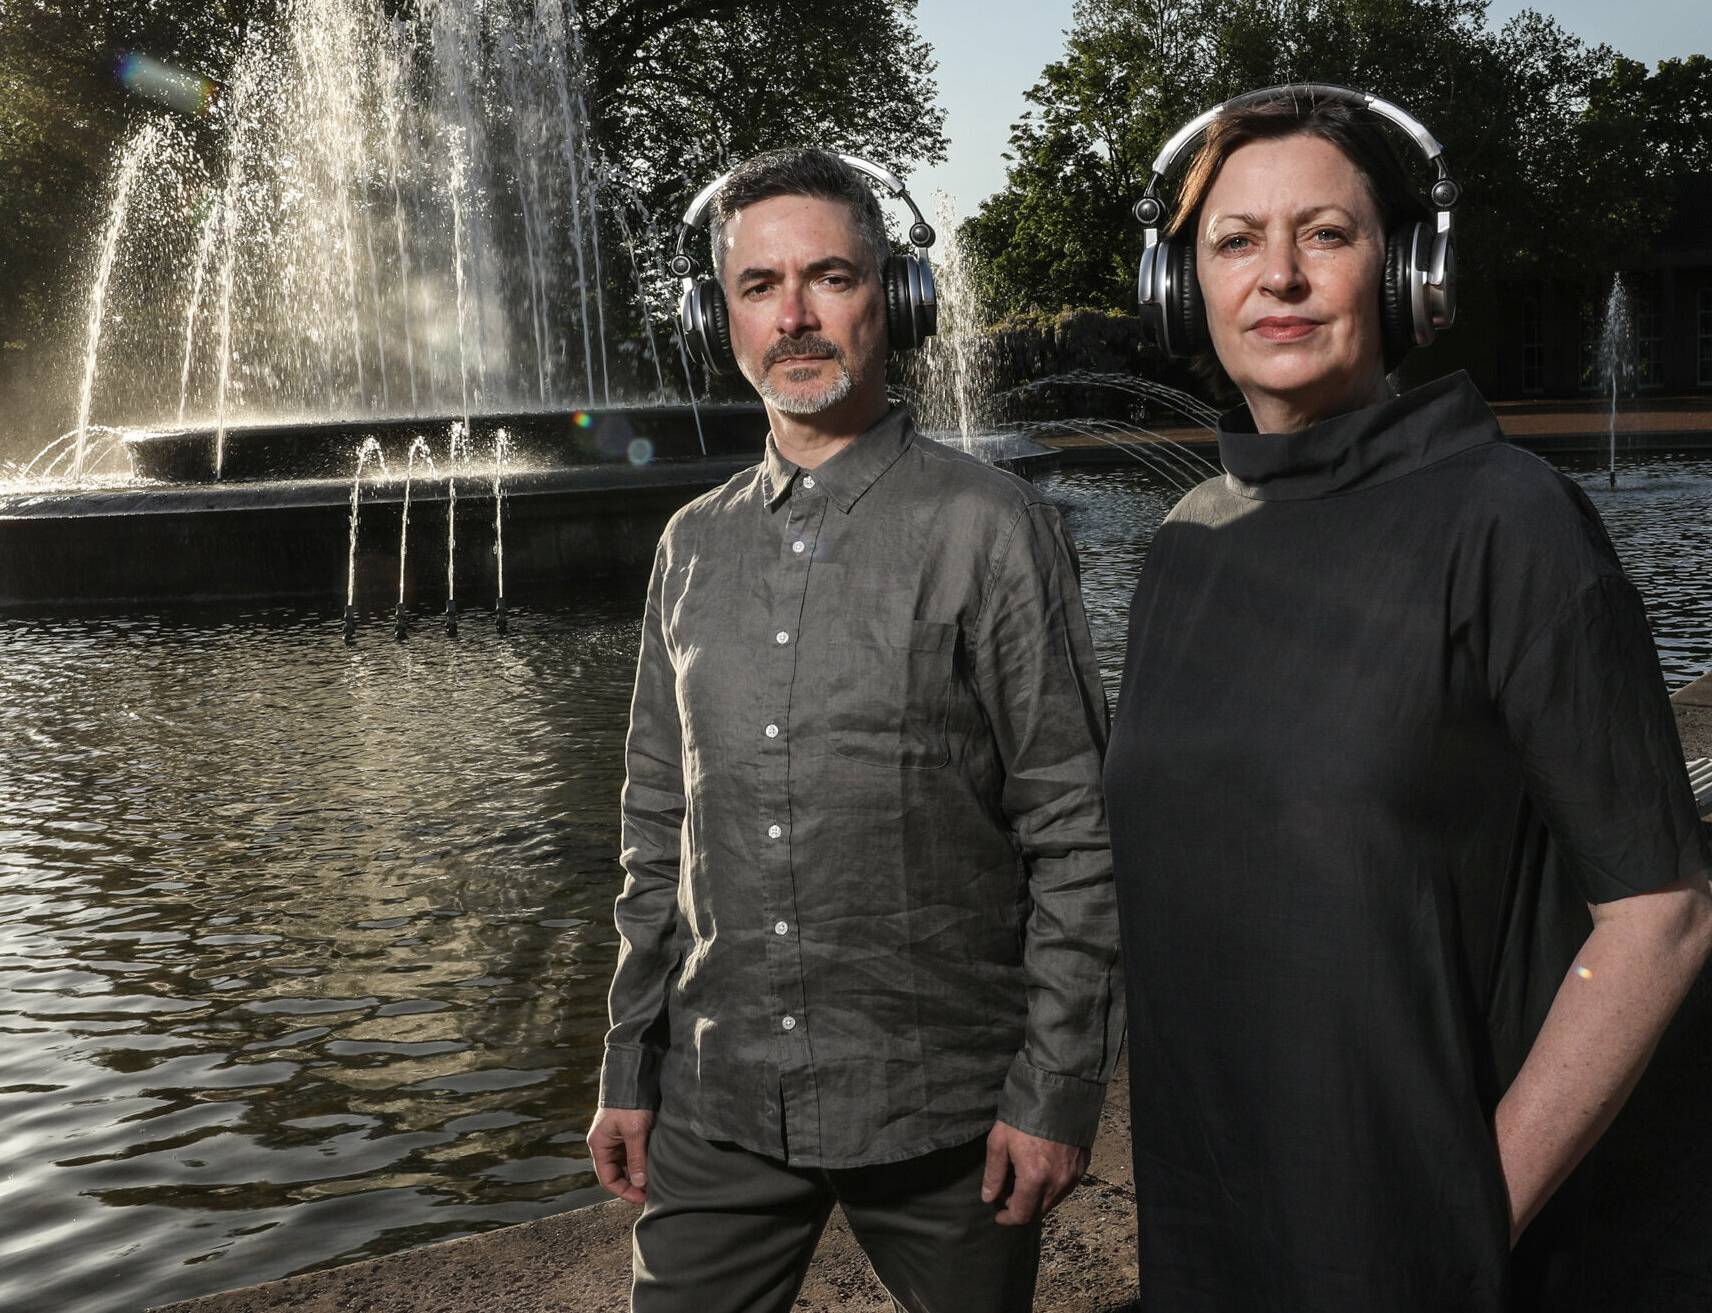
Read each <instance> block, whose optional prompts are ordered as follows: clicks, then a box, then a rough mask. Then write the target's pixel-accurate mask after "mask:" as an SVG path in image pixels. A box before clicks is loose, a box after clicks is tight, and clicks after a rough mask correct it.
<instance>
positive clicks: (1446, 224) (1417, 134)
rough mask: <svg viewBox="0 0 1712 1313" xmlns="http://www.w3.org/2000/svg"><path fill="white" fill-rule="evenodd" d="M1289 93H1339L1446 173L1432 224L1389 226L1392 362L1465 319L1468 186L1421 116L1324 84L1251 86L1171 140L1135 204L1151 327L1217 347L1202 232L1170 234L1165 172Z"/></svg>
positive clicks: (1385, 287)
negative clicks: (1201, 261)
mask: <svg viewBox="0 0 1712 1313" xmlns="http://www.w3.org/2000/svg"><path fill="white" fill-rule="evenodd" d="M1286 96H1290V97H1301V98H1306V99H1308V100H1310V101H1312V100H1329V101H1333V102H1335V103H1337V104H1342V105H1349V106H1352V107H1354V108H1357V109H1366V110H1370V111H1372V112H1373V113H1374V114H1377V115H1378V116H1379V117H1380V118H1382V119H1385V120H1386V121H1388V122H1390V123H1393V124H1395V125H1396V126H1397V127H1399V128H1401V129H1402V130H1403V131H1404V132H1406V133H1408V135H1409V138H1410V140H1412V141H1413V142H1414V143H1415V145H1416V146H1417V147H1418V148H1419V149H1420V151H1421V153H1422V154H1423V155H1424V156H1426V159H1427V162H1428V163H1429V164H1432V165H1433V166H1434V168H1435V169H1436V171H1437V175H1438V176H1437V179H1436V180H1435V181H1434V183H1433V185H1432V188H1431V189H1430V191H1429V192H1428V198H1429V200H1430V202H1431V204H1432V209H1433V211H1434V217H1433V220H1432V222H1431V223H1427V222H1412V223H1407V224H1404V225H1402V226H1401V227H1400V228H1398V229H1397V230H1396V231H1395V232H1391V233H1387V234H1386V257H1385V277H1384V281H1383V283H1382V285H1381V297H1382V302H1381V315H1382V318H1381V323H1382V327H1383V331H1384V337H1385V355H1386V363H1387V367H1390V366H1391V365H1394V364H1395V363H1396V361H1397V360H1398V359H1401V358H1402V356H1403V354H1404V353H1405V352H1407V351H1408V349H1409V348H1410V347H1412V346H1426V345H1427V344H1428V343H1429V342H1431V341H1432V340H1433V339H1434V338H1435V337H1436V336H1437V335H1438V334H1439V332H1440V331H1442V330H1443V329H1446V328H1449V327H1450V326H1451V325H1452V324H1453V323H1455V322H1456V250H1455V245H1454V241H1453V238H1452V229H1451V211H1452V210H1453V209H1454V208H1455V206H1456V203H1457V201H1458V199H1459V198H1460V197H1461V195H1462V188H1461V187H1460V186H1458V185H1457V183H1456V180H1455V179H1454V178H1452V177H1451V176H1450V171H1449V169H1447V168H1446V167H1445V162H1444V147H1443V146H1441V145H1439V143H1438V141H1437V140H1436V139H1435V138H1434V137H1433V134H1432V133H1430V132H1428V131H1427V129H1426V126H1425V125H1424V124H1422V123H1421V122H1420V120H1418V119H1416V118H1415V117H1414V116H1413V115H1411V114H1409V113H1408V112H1407V111H1405V110H1403V109H1400V108H1399V107H1398V106H1396V105H1393V104H1392V103H1391V102H1390V101H1388V100H1381V99H1380V98H1379V97H1378V96H1374V95H1370V94H1368V93H1367V92H1364V91H1352V90H1350V89H1349V88H1348V87H1338V86H1331V85H1329V84H1326V83H1321V82H1297V83H1289V84H1286V85H1284V86H1277V87H1266V88H1264V89H1262V90H1260V91H1249V92H1245V93H1244V94H1243V95H1240V96H1236V97H1233V98H1232V99H1230V100H1227V101H1225V102H1224V103H1223V104H1220V105H1215V106H1214V107H1213V108H1212V109H1209V110H1207V111H1206V112H1205V113H1203V114H1201V115H1199V116H1198V117H1196V118H1194V119H1192V120H1191V121H1190V122H1188V123H1186V124H1184V125H1183V126H1182V127H1181V128H1179V129H1178V130H1177V132H1176V134H1175V135H1174V136H1173V137H1172V138H1171V139H1170V140H1169V141H1167V142H1166V143H1165V145H1164V146H1163V147H1162V148H1161V150H1160V152H1159V154H1158V156H1157V157H1155V159H1154V161H1153V170H1152V176H1151V177H1150V178H1149V179H1148V181H1147V190H1146V191H1145V192H1143V193H1142V197H1141V199H1140V200H1139V201H1137V202H1136V203H1135V217H1136V218H1137V219H1138V220H1140V221H1141V223H1142V224H1143V225H1144V226H1145V228H1146V230H1147V235H1146V239H1145V246H1144V248H1143V250H1142V253H1141V268H1140V270H1139V271H1138V274H1137V278H1136V299H1137V301H1138V302H1139V304H1140V307H1141V320H1142V328H1143V332H1144V335H1145V336H1146V337H1147V338H1148V340H1149V341H1150V342H1151V344H1152V345H1155V346H1157V347H1159V348H1160V349H1161V350H1162V351H1163V352H1164V353H1165V354H1166V355H1167V356H1169V357H1171V358H1174V359H1184V358H1187V357H1190V356H1193V355H1195V354H1196V353H1197V352H1201V351H1206V350H1209V349H1210V348H1211V345H1212V343H1211V339H1210V338H1209V336H1208V334H1207V322H1206V307H1205V305H1204V304H1203V303H1202V301H1201V292H1200V287H1199V285H1198V284H1197V282H1196V281H1195V238H1194V234H1193V233H1187V234H1184V233H1179V234H1177V235H1176V236H1174V237H1161V236H1160V232H1159V230H1160V228H1161V226H1162V225H1163V223H1164V221H1165V216H1166V210H1165V205H1164V202H1162V201H1161V200H1160V199H1159V195H1158V190H1159V184H1160V182H1161V180H1162V179H1163V178H1164V177H1165V175H1166V174H1167V173H1169V172H1170V170H1171V168H1172V167H1173V166H1174V165H1175V164H1176V163H1177V160H1178V158H1179V157H1180V156H1182V155H1183V154H1184V153H1185V152H1186V151H1187V150H1188V149H1189V148H1190V147H1191V146H1192V145H1194V144H1195V143H1196V142H1198V141H1199V140H1200V139H1201V137H1202V136H1203V135H1204V134H1205V132H1206V131H1207V129H1208V127H1210V126H1211V125H1212V123H1213V121H1214V120H1215V119H1217V118H1218V117H1219V115H1221V114H1223V113H1226V112H1227V111H1229V110H1234V109H1245V108H1247V107H1248V106H1250V105H1255V104H1259V103H1262V102H1264V101H1268V100H1273V99H1283V98H1284V97H1286Z"/></svg>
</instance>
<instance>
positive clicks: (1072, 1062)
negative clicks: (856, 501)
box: [972, 505, 1123, 1145]
mask: <svg viewBox="0 0 1712 1313" xmlns="http://www.w3.org/2000/svg"><path fill="white" fill-rule="evenodd" d="M972 646H973V650H974V667H975V679H976V687H977V690H978V693H979V696H980V699H981V704H982V707H983V709H984V711H985V713H986V715H987V718H988V721H989V723H990V724H991V726H992V731H993V736H994V739H995V742H996V745H997V748H998V752H999V759H1000V762H1001V764H1002V766H1003V768H1004V784H1003V792H1002V805H1003V809H1004V814H1005V819H1006V822H1007V823H1008V825H1009V826H1010V828H1011V831H1012V833H1013V835H1014V836H1015V838H1016V841H1017V843H1018V846H1019V848H1020V851H1021V854H1022V858H1023V861H1024V862H1025V864H1026V866H1027V871H1028V882H1029V893H1030V897H1031V902H1032V908H1031V910H1030V913H1029V920H1028V926H1027V933H1026V938H1025V941H1024V947H1023V967H1024V971H1025V973H1026V976H1027V982H1028V1017H1027V1025H1026V1028H1025V1031H1024V1038H1023V1046H1022V1049H1021V1051H1020V1052H1019V1053H1018V1054H1017V1055H1016V1057H1015V1058H1014V1059H1013V1061H1012V1063H1011V1068H1010V1071H1009V1074H1008V1075H1007V1078H1006V1081H1005V1088H1004V1093H1003V1095H1002V1096H1001V1099H1000V1103H999V1119H1000V1120H1001V1121H1004V1122H1006V1123H1007V1124H1009V1125H1011V1126H1014V1127H1016V1128H1017V1129H1018V1130H1021V1131H1025V1132H1027V1133H1028V1134H1031V1135H1038V1136H1041V1137H1043V1138H1045V1139H1049V1140H1057V1141H1060V1142H1062V1143H1067V1144H1079V1145H1087V1144H1091V1143H1092V1142H1093V1139H1094V1132H1095V1130H1096V1129H1097V1126H1098V1121H1099V1113H1100V1106H1101V1104H1102V1102H1103V1101H1104V1098H1105V1086H1106V1081H1107V1079H1108V1078H1109V1077H1110V1075H1111V1072H1112V1067H1113V1064H1114V1063H1115V1061H1116V1059H1117V1051H1118V1045H1119V1042H1120V1041H1121V1039H1122V1036H1123V1003H1122V997H1123V990H1122V983H1121V979H1120V976H1119V966H1118V939H1117V909H1116V894H1115V891H1114V888H1113V884H1112V860H1111V841H1110V838H1109V835H1108V833H1107V828H1106V813H1105V800H1104V795H1103V793H1102V785H1101V759H1102V757H1103V755H1104V752H1105V742H1106V700H1105V692H1104V689H1103V687H1102V685H1101V683H1100V672H1099V664H1098V662H1097V661H1096V660H1095V657H1094V648H1093V640H1092V638H1091V637H1090V635H1089V632H1088V621H1087V616H1086V615H1085V613H1084V612H1083V609H1082V596H1081V589H1080V586H1079V585H1078V582H1077V572H1076V559H1075V549H1074V548H1073V547H1072V545H1071V542H1070V538H1069V535H1068V534H1067V533H1066V532H1065V530H1064V527H1063V525H1062V523H1061V521H1060V519H1059V516H1058V513H1057V511H1056V510H1055V509H1053V508H1052V507H1050V506H1045V505H1032V506H1029V507H1027V508H1025V509H1024V510H1023V511H1022V512H1021V514H1020V515H1019V516H1018V518H1017V521H1016V522H1015V524H1014V525H1013V527H1012V529H1011V531H1010V536H1009V539H1008V541H1007V543H1006V544H1005V546H1004V547H1003V548H1001V550H1000V552H999V554H998V556H997V558H996V559H995V560H994V562H993V566H992V573H991V576H990V578H989V581H988V587H987V590H986V594H985V597H984V600H983V602H982V607H981V613H980V616H979V618H978V619H977V621H976V625H975V641H974V643H973V645H972Z"/></svg>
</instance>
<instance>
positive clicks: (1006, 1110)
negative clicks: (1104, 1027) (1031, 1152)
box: [999, 1055, 1106, 1149]
mask: <svg viewBox="0 0 1712 1313" xmlns="http://www.w3.org/2000/svg"><path fill="white" fill-rule="evenodd" d="M1105 1101H1106V1083H1105V1081H1103V1080H1086V1079H1084V1078H1083V1077H1081V1076H1064V1075H1060V1074H1059V1073H1058V1072H1055V1071H1042V1070H1041V1069H1040V1068H1039V1067H1036V1066H1032V1065H1031V1064H1029V1063H1027V1062H1025V1061H1024V1060H1023V1059H1022V1057H1021V1056H1020V1055H1019V1056H1018V1057H1016V1058H1014V1059H1012V1061H1011V1069H1010V1072H1009V1074H1008V1075H1006V1077H1005V1090H1004V1093H1003V1094H1002V1095H1000V1097H999V1120H1000V1121H1002V1122H1004V1123H1005V1124H1006V1125H1007V1126H1014V1127H1016V1129H1017V1130H1019V1131H1023V1132H1025V1133H1026V1134H1029V1135H1037V1136H1039V1137H1040V1138H1041V1139H1043V1140H1056V1141H1058V1143H1060V1144H1074V1145H1079V1146H1081V1147H1082V1148H1084V1149H1085V1148H1087V1147H1088V1146H1089V1145H1091V1144H1093V1142H1094V1134H1095V1132H1096V1131H1098V1130H1099V1126H1100V1108H1101V1107H1102V1106H1103V1105H1104V1103H1105Z"/></svg>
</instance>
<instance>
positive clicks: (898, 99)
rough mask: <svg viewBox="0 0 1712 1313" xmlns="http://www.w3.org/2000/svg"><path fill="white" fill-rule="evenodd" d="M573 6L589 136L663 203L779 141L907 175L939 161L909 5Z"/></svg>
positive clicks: (617, 1) (778, 1)
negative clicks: (583, 60)
mask: <svg viewBox="0 0 1712 1313" xmlns="http://www.w3.org/2000/svg"><path fill="white" fill-rule="evenodd" d="M580 13H581V18H582V23H583V26H584V35H583V44H584V49H585V50H586V51H587V57H588V64H589V74H590V82H591V88H590V90H591V98H590V109H591V111H592V112H593V115H594V120H595V135H596V139H597V140H598V141H599V142H600V143H601V147H602V150H603V152H604V153H605V154H606V155H607V156H608V158H609V159H612V160H613V161H614V162H616V163H619V164H620V165H622V166H624V167H626V168H627V169H628V170H629V171H630V172H631V174H632V175H633V176H634V177H635V179H636V180H637V181H638V182H640V183H641V185H642V186H643V188H644V190H645V192H646V193H647V194H648V195H649V197H650V199H651V200H653V201H655V202H657V203H659V204H661V205H664V206H666V207H668V208H673V207H676V206H680V205H681V204H682V203H683V202H684V201H685V200H687V199H688V197H689V195H691V194H693V193H694V192H695V191H696V190H697V189H699V188H700V187H701V185H702V184H703V183H704V182H706V181H708V180H709V179H711V178H712V177H714V176H716V175H717V174H718V173H719V172H721V171H722V170H723V169H725V168H728V167H729V166H730V165H731V164H733V163H736V162H737V161H739V160H742V159H744V158H746V157H748V156H750V155H753V154H755V153H757V152H759V151H762V150H768V149H771V148H774V147H778V146H789V145H802V144H814V145H824V146H828V147H831V148H835V149H843V150H851V151H856V152H859V153H863V154H867V155H869V156H871V157H872V158H874V159H875V160H876V161H877V162H879V163H882V164H886V165H887V166H889V167H891V168H894V169H899V170H904V171H907V170H908V168H909V166H910V165H912V164H915V163H920V162H923V161H930V160H932V161H937V160H942V159H944V157H945V136H944V133H943V131H942V128H943V126H944V121H945V114H944V111H943V110H941V109H939V108H938V107H937V106H936V105H935V104H934V80H933V74H934V70H935V68H936V65H935V63H934V60H933V57H932V50H931V48H930V47H929V46H928V45H927V43H926V42H924V41H922V40H921V39H920V37H919V36H918V35H917V33H916V30H915V0H820V2H819V3H817V4H813V5H807V4H803V3H801V0H585V2H584V3H583V4H582V5H581V6H580Z"/></svg>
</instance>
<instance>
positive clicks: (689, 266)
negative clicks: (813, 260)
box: [666, 154, 939, 374]
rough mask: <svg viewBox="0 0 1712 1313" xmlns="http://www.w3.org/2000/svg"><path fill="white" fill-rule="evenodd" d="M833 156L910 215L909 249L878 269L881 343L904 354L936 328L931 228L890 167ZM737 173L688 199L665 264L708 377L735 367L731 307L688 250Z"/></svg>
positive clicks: (691, 345)
mask: <svg viewBox="0 0 1712 1313" xmlns="http://www.w3.org/2000/svg"><path fill="white" fill-rule="evenodd" d="M837 158H838V159H839V161H840V162H842V163H843V164H844V166H845V167H846V168H849V169H853V170H855V171H856V172H857V173H860V174H862V175H864V176H865V177H868V178H872V179H873V180H874V181H875V182H877V183H879V184H880V185H881V186H882V187H884V188H885V189H886V191H887V192H888V193H889V194H890V195H891V196H892V197H893V198H894V199H896V200H900V201H902V202H903V203H904V204H905V205H907V206H909V208H910V214H911V215H912V216H913V217H914V220H915V221H914V222H913V223H912V224H911V225H910V230H909V240H910V246H911V247H912V248H914V249H913V250H912V252H911V253H910V254H908V255H891V254H889V253H888V254H887V255H885V256H883V257H882V259H881V260H880V269H879V271H878V272H879V275H880V283H881V286H882V289H883V291H884V293H885V300H886V340H887V342H888V343H889V344H890V346H891V348H892V350H894V351H908V350H910V349H912V348H914V347H918V346H920V345H921V344H922V342H923V341H925V340H926V339H927V338H929V337H931V336H933V334H934V332H935V331H936V329H937V328H938V325H939V301H938V298H937V296H936V295H935V293H934V287H933V267H932V265H931V264H929V263H928V259H927V248H928V247H930V246H932V245H933V237H934V234H933V226H932V225H931V224H929V223H928V221H927V220H926V219H925V218H923V217H922V213H921V210H920V208H919V207H918V206H917V205H916V203H915V198H914V197H912V196H911V195H910V194H909V189H908V188H906V187H905V186H904V184H903V181H902V179H900V178H899V177H898V175H897V174H895V173H893V172H892V171H891V170H890V169H886V168H882V167H881V166H880V165H878V164H875V163H874V162H873V161H871V160H865V159H863V158H862V157H861V156H859V155H844V154H839V155H838V157H837ZM741 167H742V166H741V165H740V166H739V168H741ZM736 171H737V170H735V169H733V170H731V171H730V172H727V173H723V174H721V175H720V176H719V177H717V178H715V179H714V180H713V181H712V182H710V183H708V184H707V186H705V187H703V188H702V189H701V190H700V191H698V192H697V193H696V194H695V196H694V197H693V198H692V199H691V201H690V203H689V208H688V209H686V210H685V211H684V217H683V218H682V219H680V220H679V221H678V237H677V242H676V243H675V245H674V247H673V250H672V254H671V256H670V258H668V259H667V261H666V269H667V270H668V271H669V272H670V273H671V274H672V275H673V277H676V278H680V279H682V280H683V296H682V297H681V298H680V300H679V302H678V326H679V328H680V329H681V330H682V333H683V340H684V343H685V346H686V347H687V348H688V349H689V350H690V351H693V352H694V353H695V356H696V358H697V359H698V360H700V361H701V362H702V364H703V365H704V366H705V367H706V369H707V371H708V373H710V374H723V373H726V372H728V371H730V370H734V369H736V368H737V358H736V352H735V351H734V350H733V348H732V340H731V318H730V309H729V307H728V306H727V305H726V302H725V292H724V289H723V288H721V287H720V285H719V280H718V279H717V278H711V277H705V276H703V275H702V273H701V266H700V265H699V264H698V263H697V261H696V258H695V256H693V255H691V254H690V253H689V251H688V249H687V247H688V244H689V239H690V236H691V234H693V233H695V232H698V231H699V230H700V229H702V228H703V227H705V226H706V224H707V213H708V207H709V206H711V205H712V204H713V198H714V197H715V196H717V195H719V193H720V191H721V190H722V189H723V188H724V187H725V185H726V183H728V182H730V181H731V177H732V174H734V173H735V172H736ZM716 263H717V261H716Z"/></svg>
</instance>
